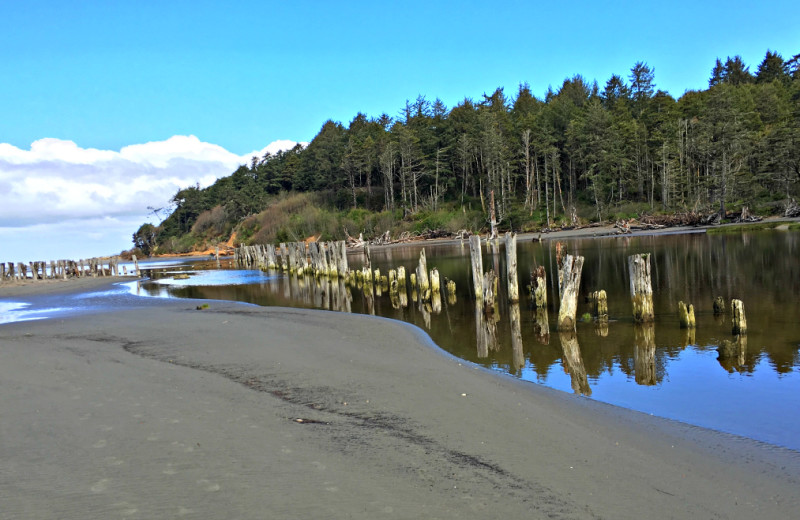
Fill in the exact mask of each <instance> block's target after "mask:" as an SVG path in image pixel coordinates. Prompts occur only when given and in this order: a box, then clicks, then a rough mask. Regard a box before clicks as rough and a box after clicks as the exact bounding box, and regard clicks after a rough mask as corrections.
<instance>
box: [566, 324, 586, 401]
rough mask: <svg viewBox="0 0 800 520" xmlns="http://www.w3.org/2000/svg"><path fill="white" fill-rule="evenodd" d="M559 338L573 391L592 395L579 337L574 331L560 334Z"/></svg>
mask: <svg viewBox="0 0 800 520" xmlns="http://www.w3.org/2000/svg"><path fill="white" fill-rule="evenodd" d="M558 337H559V339H560V340H561V350H562V351H563V352H564V369H565V370H566V371H567V372H568V373H569V378H570V383H571V385H572V391H573V392H575V393H576V394H579V395H586V396H590V395H592V389H591V388H590V387H589V378H588V376H587V375H586V368H585V367H584V365H583V358H582V357H581V348H580V346H579V345H578V335H577V334H575V333H574V332H572V331H563V332H559V333H558Z"/></svg>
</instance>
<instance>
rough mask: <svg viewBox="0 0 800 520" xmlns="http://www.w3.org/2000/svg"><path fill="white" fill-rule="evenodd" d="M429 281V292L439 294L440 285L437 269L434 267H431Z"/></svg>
mask: <svg viewBox="0 0 800 520" xmlns="http://www.w3.org/2000/svg"><path fill="white" fill-rule="evenodd" d="M430 281H431V294H432V295H433V294H436V293H439V294H441V290H442V286H441V281H440V278H439V270H438V269H437V268H435V267H434V268H433V269H431V272H430Z"/></svg>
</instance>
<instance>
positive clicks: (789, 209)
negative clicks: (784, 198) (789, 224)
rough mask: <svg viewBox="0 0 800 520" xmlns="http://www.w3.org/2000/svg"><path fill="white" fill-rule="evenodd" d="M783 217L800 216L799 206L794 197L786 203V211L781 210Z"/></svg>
mask: <svg viewBox="0 0 800 520" xmlns="http://www.w3.org/2000/svg"><path fill="white" fill-rule="evenodd" d="M783 216H784V217H791V218H795V217H800V206H798V204H797V201H796V200H794V199H789V202H788V203H786V211H784V212H783Z"/></svg>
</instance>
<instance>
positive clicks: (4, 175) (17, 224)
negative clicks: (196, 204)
mask: <svg viewBox="0 0 800 520" xmlns="http://www.w3.org/2000/svg"><path fill="white" fill-rule="evenodd" d="M296 144H297V143H296V142H294V141H288V140H281V141H275V142H273V143H271V144H269V145H268V146H267V147H265V148H264V149H262V150H257V151H253V152H251V153H249V154H245V155H236V154H234V153H232V152H229V151H228V150H226V149H225V148H223V147H221V146H219V145H216V144H211V143H206V142H203V141H201V140H200V139H198V138H197V137H195V136H193V135H190V136H180V135H177V136H173V137H170V138H169V139H167V140H165V141H154V142H149V143H144V144H134V145H130V146H126V147H124V148H122V149H121V150H120V151H113V150H98V149H94V148H82V147H80V146H78V145H77V144H76V143H74V142H72V141H65V140H61V139H52V138H46V139H40V140H38V141H35V142H34V143H32V144H31V147H30V149H29V150H22V149H20V148H17V147H15V146H12V145H10V144H7V143H0V262H1V261H11V260H12V259H11V258H10V257H9V255H11V254H13V256H14V257H15V258H19V256H20V254H22V255H23V258H21V259H20V260H21V261H29V260H34V259H35V260H40V259H41V260H43V259H45V258H43V257H42V256H41V255H42V254H43V253H37V254H36V256H35V257H34V256H28V255H24V254H23V253H21V252H20V253H18V252H17V251H18V250H19V249H25V250H28V251H29V252H30V254H34V252H35V250H34V249H33V246H34V245H35V244H32V243H31V242H32V241H33V240H38V241H41V240H50V241H51V242H50V244H51V246H52V247H53V248H56V243H55V242H53V240H55V239H54V238H53V237H50V238H49V239H48V236H49V235H48V233H52V234H55V236H56V237H67V236H69V237H70V240H71V241H72V242H76V241H77V242H83V243H84V246H85V247H87V248H88V245H90V244H94V245H95V246H96V247H98V248H99V247H103V244H104V243H105V244H108V247H111V249H110V250H106V251H101V252H94V253H89V252H88V251H87V252H85V253H82V254H78V255H77V256H81V257H86V256H94V255H101V254H110V253H114V252H119V251H120V250H122V249H126V248H129V247H131V245H132V244H131V238H130V237H131V234H132V233H133V232H134V231H136V229H137V228H138V226H139V225H140V224H141V223H143V222H144V220H145V218H146V217H147V215H148V213H149V210H148V209H147V208H148V207H155V208H163V207H165V206H166V205H167V204H168V201H169V199H170V198H171V197H172V196H173V195H174V194H175V193H176V192H177V191H178V190H179V189H181V188H185V187H187V186H190V185H194V184H199V185H200V186H201V187H206V186H209V185H211V184H212V183H213V182H214V181H215V180H217V179H218V178H220V177H224V176H226V175H230V174H231V173H232V172H233V171H234V170H236V168H238V167H239V166H240V165H242V164H249V163H250V159H251V157H253V156H258V157H262V156H263V155H264V154H265V153H267V152H269V153H277V152H278V151H279V150H287V149H290V148H292V147H293V146H295V145H296ZM151 219H152V218H151ZM24 237H27V239H24ZM112 237H119V238H117V239H113V238H112ZM112 242H113V243H114V244H115V245H113V246H112ZM62 249H63V248H62ZM2 257H6V258H2ZM56 257H63V256H58V254H57V251H53V252H52V254H51V255H50V256H48V257H47V259H54V258H56ZM69 258H71V257H69Z"/></svg>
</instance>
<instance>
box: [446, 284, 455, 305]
mask: <svg viewBox="0 0 800 520" xmlns="http://www.w3.org/2000/svg"><path fill="white" fill-rule="evenodd" d="M447 304H448V305H455V304H456V282H454V281H453V280H447Z"/></svg>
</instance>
